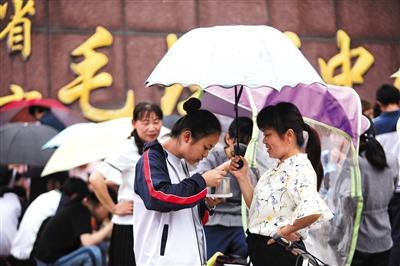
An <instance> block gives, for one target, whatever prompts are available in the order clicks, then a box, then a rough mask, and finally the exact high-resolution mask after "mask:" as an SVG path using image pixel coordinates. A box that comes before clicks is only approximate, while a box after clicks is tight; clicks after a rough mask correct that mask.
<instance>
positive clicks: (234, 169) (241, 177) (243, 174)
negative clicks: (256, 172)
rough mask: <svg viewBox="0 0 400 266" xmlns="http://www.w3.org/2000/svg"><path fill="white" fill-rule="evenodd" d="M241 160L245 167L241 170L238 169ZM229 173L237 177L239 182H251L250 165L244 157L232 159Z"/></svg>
mask: <svg viewBox="0 0 400 266" xmlns="http://www.w3.org/2000/svg"><path fill="white" fill-rule="evenodd" d="M239 160H242V161H243V167H242V168H240V169H238V167H239V163H238V162H239ZM229 172H231V174H232V175H234V176H235V177H236V179H237V180H238V182H241V181H248V180H249V165H248V163H247V161H246V159H245V158H244V157H242V156H238V155H236V156H235V157H233V158H232V160H231V164H230V166H229Z"/></svg>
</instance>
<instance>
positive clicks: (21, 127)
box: [0, 122, 57, 166]
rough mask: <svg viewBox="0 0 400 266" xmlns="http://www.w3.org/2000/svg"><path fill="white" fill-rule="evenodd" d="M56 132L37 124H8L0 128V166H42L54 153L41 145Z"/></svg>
mask: <svg viewBox="0 0 400 266" xmlns="http://www.w3.org/2000/svg"><path fill="white" fill-rule="evenodd" d="M56 134H57V131H56V130H55V129H53V128H51V127H49V126H45V125H41V124H38V123H22V122H19V123H9V124H5V125H3V126H1V127H0V147H1V149H0V164H5V165H6V164H28V165H31V166H44V165H45V164H46V163H47V161H48V160H49V158H50V156H51V155H52V154H53V152H54V151H52V150H46V151H43V150H42V145H43V144H45V143H46V142H47V141H48V140H49V139H51V138H52V137H54V136H55V135H56Z"/></svg>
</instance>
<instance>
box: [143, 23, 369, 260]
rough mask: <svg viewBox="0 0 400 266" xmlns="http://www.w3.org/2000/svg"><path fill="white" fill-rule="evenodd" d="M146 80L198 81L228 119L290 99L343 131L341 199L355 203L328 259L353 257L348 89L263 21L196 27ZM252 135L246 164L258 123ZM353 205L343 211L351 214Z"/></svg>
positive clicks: (354, 137) (353, 125)
mask: <svg viewBox="0 0 400 266" xmlns="http://www.w3.org/2000/svg"><path fill="white" fill-rule="evenodd" d="M145 84H146V86H152V85H161V86H171V85H173V84H181V85H183V86H185V87H187V86H189V85H198V86H200V87H201V88H202V89H203V91H204V92H205V93H204V95H203V97H202V106H203V108H206V109H208V110H210V111H213V112H215V113H219V114H224V115H228V116H230V117H234V116H236V117H237V116H238V115H247V116H252V117H253V119H255V117H256V114H257V113H258V111H259V110H261V108H263V107H264V106H267V105H272V104H276V103H278V102H284V101H285V102H292V103H294V104H296V105H297V107H298V108H299V109H300V111H301V113H302V115H303V116H304V117H305V118H307V122H309V123H311V124H312V125H313V126H315V127H318V126H322V127H326V128H328V129H329V130H332V131H335V132H336V131H338V132H340V134H342V133H343V136H344V140H345V141H347V142H348V143H350V145H349V149H348V150H350V151H351V155H350V156H352V158H351V159H352V160H351V166H349V167H350V168H351V170H352V175H351V177H350V176H348V177H345V181H346V180H351V182H347V181H346V182H344V183H345V184H346V185H347V187H348V186H350V188H351V189H350V190H351V191H350V190H349V191H348V190H345V192H344V193H343V198H341V199H339V203H342V202H345V201H346V200H347V199H350V200H351V201H352V202H355V205H356V208H355V209H356V211H355V212H356V215H357V217H354V219H353V218H352V219H351V221H350V223H349V225H346V228H347V229H348V230H347V231H348V232H347V234H346V236H343V237H342V240H343V241H344V242H348V243H350V244H349V245H346V246H345V247H343V248H342V247H339V248H338V249H340V254H339V252H336V254H334V255H333V256H332V257H333V258H332V259H331V260H330V262H331V263H330V264H334V265H342V264H348V263H349V261H351V254H352V251H353V250H354V247H355V244H356V243H355V242H356V239H357V238H356V237H357V234H355V235H354V232H355V231H356V230H357V227H356V226H357V223H358V220H359V218H360V217H359V215H360V212H359V210H361V207H362V204H361V205H360V204H358V203H359V199H360V198H361V190H360V177H359V170H358V164H357V162H356V160H353V159H354V158H356V156H357V154H356V151H357V146H358V137H359V135H360V133H361V132H360V131H361V129H360V128H361V105H360V102H359V98H358V95H357V94H356V93H355V92H354V90H352V89H351V88H343V87H341V88H339V87H335V86H330V85H329V86H327V85H325V84H324V82H323V81H322V79H321V77H320V76H319V75H318V73H317V72H316V71H315V70H314V68H313V67H312V66H311V64H310V63H309V62H308V61H307V59H306V58H305V57H304V55H303V54H302V53H301V52H300V51H299V49H297V48H296V47H295V46H294V44H293V43H292V42H291V41H290V40H289V38H288V37H286V35H285V34H283V33H282V32H280V31H278V30H276V29H274V28H272V27H268V26H240V25H239V26H217V27H211V28H198V29H193V30H191V31H189V32H188V33H186V34H184V35H183V36H182V37H181V38H180V39H179V40H178V41H177V42H176V43H175V44H174V46H173V47H172V48H171V49H170V50H169V51H168V52H167V54H166V55H165V56H164V57H163V58H162V59H161V61H160V62H159V63H158V65H157V66H156V67H155V69H154V70H153V72H152V73H151V74H150V76H149V78H148V79H147V80H146V82H145ZM233 91H234V92H233ZM242 92H244V93H242ZM242 94H243V95H242ZM233 110H235V112H233ZM233 114H234V115H233ZM314 122H315V123H314ZM255 124H256V123H255ZM253 137H254V138H253V139H252V141H251V142H250V144H249V148H248V150H247V153H246V157H247V158H250V160H249V161H250V162H251V161H252V160H253V159H254V154H255V149H254V148H253V149H251V148H250V147H251V145H254V146H253V147H255V142H254V140H255V139H256V138H257V137H258V129H257V127H256V125H254V128H253ZM348 150H346V151H348ZM250 153H252V154H250ZM353 170H354V171H353ZM346 178H347V179H346ZM336 180H339V181H342V180H341V179H340V178H338V177H336V179H334V181H335V182H333V183H332V184H333V185H334V186H335V187H334V188H336V187H339V185H338V186H336V183H340V184H343V182H339V181H338V182H336ZM347 187H346V188H347ZM331 190H333V188H331ZM331 190H330V191H331ZM342 191H343V190H342ZM338 206H339V204H338ZM334 211H335V212H336V211H337V210H336V209H335V210H334ZM338 211H340V210H338ZM352 211H353V210H350V211H349V212H350V213H349V214H347V213H345V214H346V215H345V216H346V217H351V216H353V214H354V213H352ZM242 213H243V214H244V213H245V212H242ZM339 222H340V221H339ZM244 224H245V223H244ZM353 224H354V226H353ZM321 235H322V234H321ZM324 237H325V235H324ZM329 237H330V236H329V235H326V239H319V240H322V241H323V242H325V243H328V242H329V241H328V240H329ZM340 244H341V243H339V244H337V243H334V244H332V246H331V247H328V248H327V249H331V250H334V252H335V250H337V247H338V245H340ZM342 251H343V252H342Z"/></svg>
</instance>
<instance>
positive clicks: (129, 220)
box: [89, 102, 163, 266]
mask: <svg viewBox="0 0 400 266" xmlns="http://www.w3.org/2000/svg"><path fill="white" fill-rule="evenodd" d="M162 118H163V114H162V111H161V109H160V107H159V106H158V105H157V104H151V103H146V102H142V103H138V104H137V105H136V106H135V109H134V111H133V119H132V126H133V128H134V130H133V131H132V133H131V136H130V137H129V138H128V139H127V140H126V145H123V147H122V149H121V150H120V151H119V152H117V153H116V154H114V155H111V156H109V157H108V158H106V159H105V160H104V161H103V162H102V163H100V164H99V165H97V166H96V170H95V171H94V172H93V173H92V174H91V176H90V178H89V181H90V184H91V185H92V186H93V188H94V191H95V193H96V195H97V197H98V199H99V200H100V202H101V203H102V204H103V206H105V207H106V208H107V209H108V210H109V211H110V212H111V213H113V214H114V216H113V219H112V222H113V224H114V226H113V231H112V235H111V241H110V256H109V259H110V261H109V265H111V266H113V265H135V257H134V252H133V228H132V225H133V215H132V213H133V182H134V179H135V166H136V163H137V161H138V160H139V158H140V156H141V155H142V154H143V147H144V144H145V143H146V142H152V141H154V140H156V139H157V137H158V136H159V134H160V131H161V127H162ZM99 145H101V143H99ZM108 181H111V182H112V183H114V184H117V185H119V189H118V203H117V204H115V203H114V202H113V200H112V198H111V196H110V194H109V193H108V190H107V182H108ZM139 244H140V243H139Z"/></svg>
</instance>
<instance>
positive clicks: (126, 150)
mask: <svg viewBox="0 0 400 266" xmlns="http://www.w3.org/2000/svg"><path fill="white" fill-rule="evenodd" d="M139 159H140V155H139V152H138V148H137V147H136V144H135V141H134V139H133V138H129V139H127V140H126V141H125V143H124V144H123V145H122V147H121V149H120V150H119V151H118V152H117V153H115V154H113V155H111V156H109V157H107V158H106V159H105V160H104V161H103V162H101V163H100V164H98V165H97V166H96V170H97V171H99V172H100V173H101V174H102V175H103V176H104V177H105V178H106V179H108V180H110V181H112V182H114V183H115V184H117V185H119V189H118V202H121V201H132V200H133V193H134V192H133V183H134V180H135V166H136V163H137V161H138V160H139ZM112 221H113V223H115V224H122V225H131V224H133V216H132V215H123V216H121V215H114V216H113V219H112Z"/></svg>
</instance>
